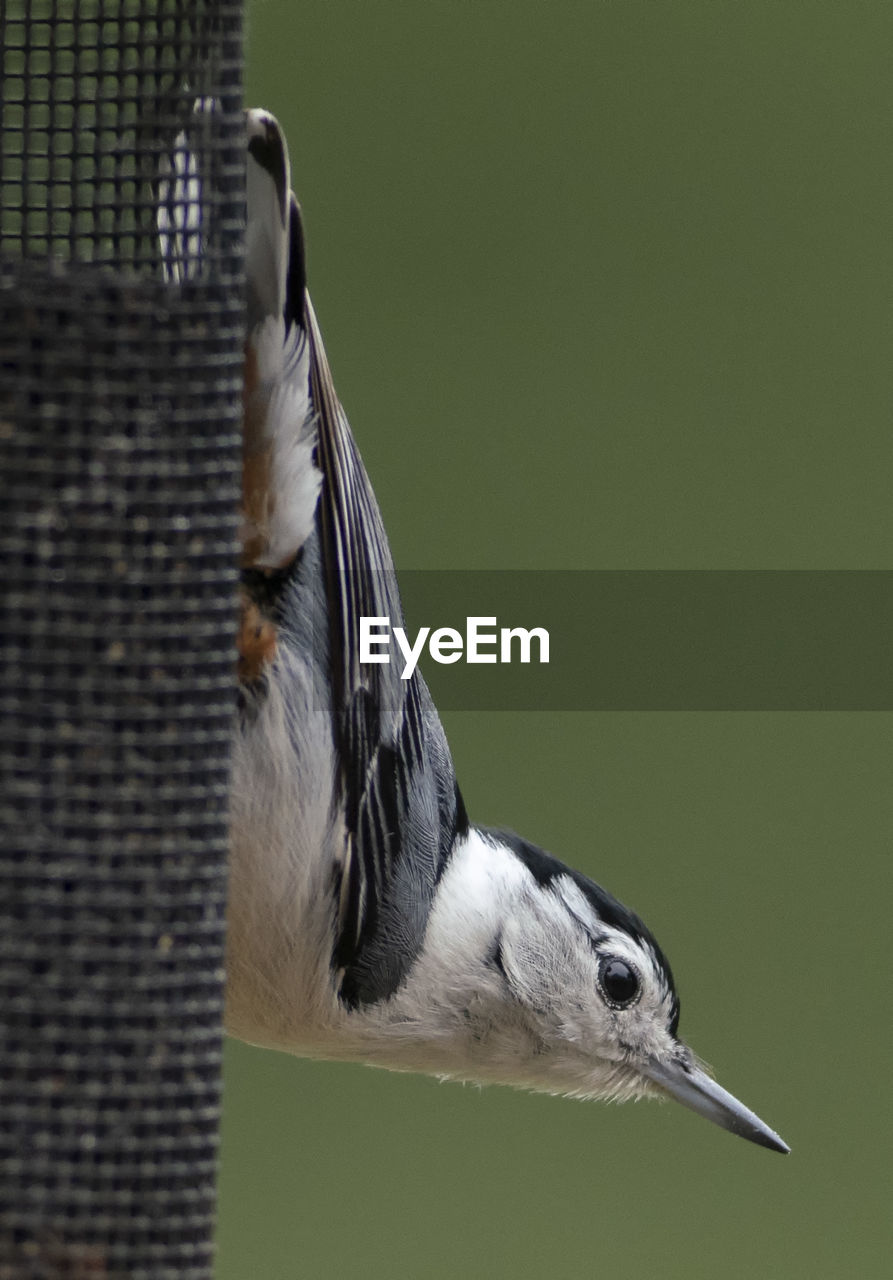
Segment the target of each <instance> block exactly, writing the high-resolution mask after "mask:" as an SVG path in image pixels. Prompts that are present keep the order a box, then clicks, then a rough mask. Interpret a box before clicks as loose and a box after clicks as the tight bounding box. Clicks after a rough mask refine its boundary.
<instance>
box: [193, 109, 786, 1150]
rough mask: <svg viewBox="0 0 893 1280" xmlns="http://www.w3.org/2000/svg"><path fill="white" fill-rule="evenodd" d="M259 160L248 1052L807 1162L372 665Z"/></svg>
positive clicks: (278, 206)
mask: <svg viewBox="0 0 893 1280" xmlns="http://www.w3.org/2000/svg"><path fill="white" fill-rule="evenodd" d="M247 163H248V224H247V273H248V320H249V330H248V332H249V338H248V346H247V356H246V375H245V443H244V493H243V499H244V502H243V539H242V541H243V591H244V600H243V615H242V626H241V635H240V674H241V682H242V683H241V689H242V694H241V707H240V721H239V728H238V734H237V738H236V743H235V753H234V762H233V783H232V801H231V805H232V810H231V811H232V867H231V878H230V908H229V940H228V949H227V967H228V994H227V1015H226V1017H227V1029H228V1031H229V1032H230V1033H231V1034H233V1035H235V1036H238V1037H240V1038H243V1039H245V1040H248V1041H251V1042H254V1043H256V1044H261V1045H267V1046H272V1047H276V1048H279V1049H283V1050H287V1051H289V1052H292V1053H297V1054H302V1055H309V1056H314V1057H328V1058H341V1059H353V1060H360V1061H364V1062H369V1063H373V1064H376V1065H379V1066H384V1067H390V1068H394V1069H397V1070H419V1071H424V1072H430V1073H433V1074H435V1075H438V1076H441V1077H450V1078H454V1079H458V1080H472V1081H481V1082H487V1081H492V1082H500V1083H505V1084H511V1085H516V1086H521V1087H524V1088H531V1089H537V1090H544V1091H547V1092H551V1093H562V1094H571V1095H575V1096H578V1097H583V1098H594V1097H602V1098H616V1099H623V1098H629V1097H635V1096H639V1095H642V1094H652V1093H653V1094H669V1095H671V1096H672V1097H674V1098H676V1099H678V1100H679V1101H680V1102H682V1103H683V1104H684V1105H685V1106H688V1107H691V1108H692V1109H693V1110H694V1111H697V1112H698V1113H699V1114H701V1115H703V1116H706V1117H707V1118H708V1119H710V1120H713V1121H714V1122H715V1123H716V1124H718V1125H720V1126H722V1127H723V1128H725V1129H729V1130H731V1131H732V1132H733V1133H737V1134H740V1135H741V1136H742V1137H745V1138H748V1139H749V1140H750V1141H752V1142H756V1143H759V1144H760V1145H762V1146H765V1147H769V1148H771V1149H772V1150H775V1151H787V1150H788V1148H787V1146H786V1145H785V1143H784V1142H783V1141H782V1140H781V1138H779V1137H778V1135H777V1134H776V1133H774V1132H773V1131H772V1130H771V1129H770V1128H768V1126H767V1125H765V1124H764V1123H763V1122H762V1121H761V1120H760V1119H759V1118H758V1117H757V1116H755V1115H754V1114H753V1112H751V1111H749V1110H748V1109H747V1108H746V1107H745V1106H743V1105H742V1104H741V1103H740V1102H738V1101H737V1099H735V1098H734V1097H732V1095H731V1094H729V1093H727V1092H726V1091H725V1090H724V1089H722V1088H720V1086H719V1085H718V1084H716V1083H715V1082H714V1081H713V1080H712V1079H711V1078H710V1076H709V1075H708V1074H707V1073H706V1072H705V1071H704V1070H703V1069H702V1067H701V1066H700V1065H699V1064H698V1062H697V1061H696V1059H695V1058H694V1056H693V1054H692V1053H691V1051H690V1050H689V1049H688V1048H687V1047H686V1046H685V1045H684V1044H683V1043H682V1042H681V1041H680V1040H679V1038H678V1034H677V1030H678V1022H679V999H678V997H677V994H676V989H675V986H674V983H673V977H672V974H671V971H670V966H669V964H668V963H667V960H666V958H665V957H664V955H663V953H662V952H661V950H660V947H659V946H658V944H657V942H656V941H655V939H654V937H653V936H652V934H651V933H650V932H649V930H648V929H647V928H646V926H645V925H644V924H643V923H642V921H641V920H639V918H638V917H637V916H636V915H634V914H633V912H631V911H629V910H628V909H627V908H626V907H624V906H623V905H621V903H619V902H618V901H617V900H616V899H615V898H613V897H612V896H611V895H610V894H609V893H607V892H606V891H605V890H604V889H602V888H600V887H599V886H598V885H596V884H594V883H593V882H592V881H590V880H588V879H587V878H586V877H585V876H583V875H580V874H578V873H577V872H576V871H572V870H570V869H569V868H568V867H566V866H564V865H563V864H562V863H561V862H559V861H557V859H555V858H553V857H552V856H550V855H549V854H548V853H545V852H543V851H542V850H541V849H538V848H536V847H534V846H533V845H531V844H529V843H527V841H525V840H522V839H521V838H520V837H518V836H516V835H513V834H510V833H508V832H505V831H496V830H490V829H488V828H484V827H479V826H475V825H473V824H472V823H471V822H469V819H468V817H467V815H466V812H465V808H464V806H463V803H462V798H461V795H460V792H459V789H458V786H457V784H456V777H455V774H454V771H453V763H452V760H451V757H450V752H449V747H448V745H447V741H446V738H445V735H444V731H443V728H442V726H441V723H440V720H439V718H438V715H437V712H436V710H435V707H434V705H433V702H432V700H431V696H430V694H429V692H428V689H427V686H426V685H425V682H424V680H423V678H422V676H421V675H420V674H419V672H418V671H417V670H416V671H415V673H414V674H413V675H412V677H411V678H410V679H409V680H405V681H404V680H402V679H401V678H400V673H399V668H398V667H397V666H395V665H393V664H392V665H382V664H379V665H375V666H361V665H360V662H359V643H358V627H359V619H360V618H361V617H364V616H365V617H382V616H384V617H388V618H390V619H391V622H392V624H394V623H395V622H402V613H401V608H400V600H399V596H398V594H397V589H396V585H395V578H394V568H393V563H392V560H391V553H390V549H389V547H388V541H387V537H386V535H385V531H384V527H383V524H382V520H381V516H380V513H379V509H378V505H377V503H376V500H375V496H374V494H373V492H372V487H371V485H370V482H369V479H368V477H367V475H366V472H365V470H364V467H363V464H362V462H361V460H360V456H359V454H358V452H357V449H356V446H355V444H354V440H353V436H352V434H351V431H350V427H349V426H348V422H347V418H346V417H345V414H344V411H343V409H342V408H341V405H340V404H339V402H338V399H337V397H336V395H335V391H334V389H333V385H332V379H331V374H330V372H329V366H328V363H327V360H326V356H325V351H324V349H323V344H322V340H321V338H320V333H319V329H318V327H317V322H316V317H315V315H314V312H313V308H312V306H311V303H310V299H309V296H308V294H307V292H306V288H305V278H304V250H303V238H302V229H301V219H300V213H299V209H298V205H297V202H296V200H295V198H294V196H293V195H292V193H291V190H290V176H289V161H288V154H287V150H286V146H285V141H284V138H283V135H282V132H281V130H280V128H279V125H278V124H277V122H276V120H275V119H274V118H273V117H272V116H271V115H269V114H268V113H267V112H265V111H252V112H250V113H249V115H248V161H247ZM185 171H186V170H184V172H185ZM169 241H170V237H169Z"/></svg>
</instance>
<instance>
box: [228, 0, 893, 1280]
mask: <svg viewBox="0 0 893 1280" xmlns="http://www.w3.org/2000/svg"><path fill="white" fill-rule="evenodd" d="M249 18H250V22H249V29H248V37H249V38H248V77H247V99H248V101H249V102H252V103H258V104H262V105H265V106H267V107H269V108H270V109H271V110H273V111H275V112H276V113H277V114H278V115H279V116H280V118H281V120H282V122H283V124H284V125H285V127H286V129H287V132H288V135H289V139H290V143H291V150H292V156H293V170H294V182H295V186H296V188H297V190H298V193H299V196H300V198H301V200H302V202H303V205H304V210H305V216H306V222H307V228H308V237H309V269H310V278H311V285H312V288H313V293H314V298H315V302H316V307H317V311H318V314H319V316H320V320H321V323H322V326H323V330H324V333H325V335H326V342H327V346H328V350H329V355H330V358H331V361H332V364H333V368H334V371H335V376H336V381H337V384H338V386H339V389H340V392H341V396H342V399H343V400H344V403H345V405H346V407H347V409H348V412H349V413H350V416H351V420H352V423H353V426H354V431H355V434H356V436H357V439H358V441H359V443H360V447H361V449H362V451H363V454H364V457H365V459H366V463H367V466H368V468H369V471H370V474H371V476H372V479H373V482H374V484H375V486H376V489H377V492H378V496H379V499H380V502H381V505H382V508H383V511H384V515H385V520H386V523H387V526H388V529H389V531H390V536H391V541H392V545H393V548H394V553H395V557H396V560H397V564H398V566H403V567H411V568H465V567H469V568H470V567H474V568H488V567H493V568H600V569H609V568H650V569H653V568H750V569H753V568H869V567H871V568H886V567H890V561H891V558H890V551H891V547H893V510H891V500H890V490H891V483H890V470H891V439H893V433H891V424H890V404H891V390H893V388H891V367H893V361H891V339H893V332H891V329H893V325H891V317H893V312H891V296H893V279H891V275H893V271H891V267H893V207H891V206H893V180H891V167H890V166H891V151H893V85H891V72H890V48H891V45H893V9H891V8H890V6H889V4H887V3H880V2H872V3H859V2H858V0H856V2H851V3H850V4H847V5H841V4H831V3H827V4H819V3H798V4H793V3H784V2H783V0H782V2H781V3H780V2H779V0H775V2H774V3H768V2H762V3H740V2H739V3H725V2H722V0H702V2H700V3H693V2H690V0H684V2H683V0H672V2H670V3H666V4H659V3H655V2H654V0H651V2H647V0H615V2H612V3H595V2H593V0H589V2H588V3H569V2H565V0H561V2H558V3H555V2H553V3H550V4H543V3H539V4H534V3H529V2H526V0H525V2H516V3H514V4H507V3H499V4H498V3H495V2H492V0H483V2H481V3H478V4H471V3H460V2H459V0H452V2H450V3H437V2H431V0H428V2H426V3H407V2H405V0H403V2H400V3H388V4H371V3H368V2H366V3H363V2H361V0H353V2H351V3H347V2H345V0H327V2H325V0H314V2H313V3H308V2H307V0H300V3H296V2H295V0H255V3H254V4H253V5H252V6H251V8H250V14H249ZM445 720H446V723H447V729H448V732H449V734H450V738H451V742H452V746H453V751H454V755H455V759H456V767H457V770H458V773H459V777H460V780H461V782H462V784H463V788H464V791H465V794H466V798H467V801H468V805H469V808H470V810H471V812H472V814H473V815H475V816H476V817H478V818H479V819H480V820H483V821H488V822H492V823H504V824H507V825H511V826H513V827H515V828H516V829H518V830H520V831H522V832H524V834H525V835H527V836H528V837H530V838H531V839H534V840H537V841H538V842H540V843H541V844H543V845H544V846H546V847H547V848H549V849H551V850H552V851H553V852H555V853H557V854H558V855H559V856H561V857H564V858H565V859H566V860H568V861H570V862H572V863H574V864H575V865H576V866H578V867H580V868H581V869H583V870H585V871H586V872H588V873H589V874H591V875H592V876H593V877H595V878H596V879H598V880H600V881H602V882H603V883H604V884H606V885H607V886H608V887H610V888H611V889H612V890H613V891H614V892H615V893H617V894H618V895H619V896H620V897H622V898H623V899H624V900H625V901H627V902H629V903H630V904H631V905H633V906H634V907H635V908H636V909H637V910H638V911H640V912H641V914H642V915H643V916H644V917H645V919H646V920H648V922H649V923H650V924H651V926H652V927H653V928H654V930H655V932H656V933H657V935H658V937H659V938H660V939H661V942H662V944H663V946H664V947H665V949H666V950H667V952H668V953H669V955H670V957H671V959H672V962H673V966H674V969H675V971H676V976H677V981H678V984H679V986H680V989H681V992H682V1001H683V1014H682V1031H683V1033H684V1035H685V1036H686V1038H687V1039H688V1040H689V1041H690V1042H691V1043H692V1044H693V1045H694V1046H695V1047H696V1049H697V1050H698V1052H699V1053H701V1054H702V1055H703V1056H704V1057H706V1058H707V1059H708V1060H709V1061H710V1062H711V1063H713V1065H714V1066H715V1068H716V1071H717V1075H718V1077H719V1079H720V1080H721V1081H722V1082H723V1083H724V1084H725V1085H726V1086H727V1087H728V1088H730V1089H731V1090H732V1091H733V1092H735V1093H736V1094H738V1095H739V1096H740V1097H741V1098H742V1099H743V1100H744V1101H746V1102H747V1103H748V1104H749V1105H750V1106H752V1107H753V1108H754V1109H756V1110H757V1111H758V1112H759V1114H761V1115H762V1116H763V1117H764V1118H765V1119H766V1120H767V1121H768V1122H769V1123H770V1124H772V1125H773V1126H775V1127H777V1128H778V1130H779V1131H780V1132H781V1133H782V1135H783V1136H784V1137H785V1138H786V1139H787V1140H788V1141H789V1142H790V1144H791V1146H792V1148H793V1153H792V1155H790V1156H789V1157H787V1158H781V1157H779V1156H777V1155H774V1154H772V1153H769V1152H766V1151H763V1150H761V1149H759V1148H757V1147H754V1146H751V1145H750V1144H747V1143H744V1142H742V1141H740V1140H738V1139H735V1138H732V1137H730V1136H729V1135H727V1134H724V1133H722V1132H721V1131H720V1130H718V1129H716V1128H714V1127H713V1126H711V1125H709V1124H707V1123H706V1122H705V1121H703V1120H701V1119H699V1118H697V1117H695V1116H694V1115H692V1114H691V1113H690V1112H687V1111H684V1110H683V1109H682V1108H680V1107H677V1106H674V1105H672V1104H669V1103H668V1104H666V1105H665V1106H658V1105H657V1104H654V1103H641V1104H638V1105H632V1106H626V1107H606V1106H602V1105H599V1104H583V1103H579V1102H570V1101H565V1100H558V1099H552V1098H544V1097H536V1096H526V1095H523V1094H516V1093H513V1092H511V1091H509V1090H503V1089H498V1088H491V1089H486V1090H483V1091H480V1090H477V1089H474V1088H468V1087H466V1088H462V1087H459V1086H456V1085H440V1084H438V1083H437V1082H435V1081H430V1080H427V1079H422V1078H418V1077H412V1076H398V1075H391V1074H388V1073H385V1072H380V1071H372V1070H369V1069H367V1068H363V1067H357V1066H345V1065H340V1064H328V1063H309V1062H302V1061H299V1060H297V1059H290V1058H288V1057H286V1056H284V1055H274V1054H271V1053H266V1052H263V1051H260V1050H256V1049H251V1048H248V1047H246V1046H242V1045H239V1044H236V1043H231V1044H229V1046H228V1049H227V1074H226V1096H225V1122H224V1133H223V1161H222V1174H221V1202H220V1229H219V1261H218V1271H217V1273H218V1277H219V1280H237V1278H238V1280H245V1277H248V1276H252V1277H253V1276H257V1277H262V1278H263V1280H279V1278H282V1280H285V1278H287V1277H298V1276H308V1277H314V1278H318V1280H328V1278H329V1277H340V1276H344V1275H359V1276H362V1277H363V1278H364V1280H376V1278H377V1277H389V1278H394V1277H398V1278H402V1277H407V1278H415V1277H431V1278H433V1280H441V1278H444V1280H446V1278H448V1277H471V1278H476V1277H482V1278H483V1277H495V1278H503V1277H504V1278H505V1280H524V1278H525V1277H544V1276H548V1277H552V1278H554V1280H571V1278H576V1277H584V1276H590V1275H598V1276H624V1277H629V1276H631V1277H652V1276H661V1277H667V1280H672V1278H675V1277H687V1278H692V1277H695V1278H698V1277H714V1276H723V1277H733V1278H737V1277H741V1278H742V1280H743V1278H745V1277H746V1278H748V1280H749V1278H751V1277H764V1276H772V1277H776V1276H777V1277H792V1278H798V1277H810V1278H812V1280H814V1278H815V1277H874V1276H881V1275H887V1274H889V1266H890V1247H891V1243H893V1241H891V1232H890V1220H891V1211H890V1191H891V1187H890V1121H889V1113H890V1102H889V1097H888V1077H889V1072H890V1065H889V1062H890V1052H891V1047H893V1046H891V1030H890V1027H891V1012H893V1011H891V1007H890V1003H891V1002H890V997H889V974H890V947H889V942H888V939H889V936H890V927H889V923H888V916H889V910H890V901H891V887H893V886H891V870H890V866H891V861H890V857H891V850H890V833H891V830H893V812H891V811H893V799H891V777H890V760H891V754H893V717H891V716H890V715H889V714H882V713H874V714H844V713H839V714H838V713H835V714H821V713H809V714H797V715H794V714H791V715H783V714H768V713H766V714H759V713H748V714H743V713H738V714H693V713H673V714H666V713H664V714H644V713H638V714H632V713H628V714H623V713H611V714H585V715H584V714H576V715H575V714H570V713H562V714H557V713H555V714H545V713H538V714H521V713H510V714H509V713H505V714H486V715H485V714H472V713H468V712H465V713H459V712H452V713H450V714H449V715H448V716H446V717H445Z"/></svg>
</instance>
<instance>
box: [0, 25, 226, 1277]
mask: <svg viewBox="0 0 893 1280" xmlns="http://www.w3.org/2000/svg"><path fill="white" fill-rule="evenodd" d="M0 17H2V37H0V39H2V49H0V57H2V70H3V77H2V85H0V98H2V107H0V109H2V118H0V125H2V143H0V476H2V480H0V484H2V504H0V506H2V520H0V561H2V579H0V776H2V794H0V1037H2V1039H0V1280H9V1278H11V1277H15V1278H18V1277H56V1276H64V1277H66V1280H73V1278H77V1277H85V1278H86V1277H90V1278H91V1280H96V1277H128V1278H130V1277H149V1276H152V1277H165V1276H171V1277H173V1276H177V1277H193V1276H194V1277H199V1276H209V1275H210V1273H211V1262H210V1259H211V1230H212V1223H213V1210H214V1192H215V1187H214V1180H215V1163H216V1151H217V1123H218V1104H219V1087H220V1086H219V1077H220V1051H221V1032H220V1026H221V1005H222V972H223V919H224V890H225V877H224V867H225V854H226V783H227V758H228V740H229V734H230V728H231V718H232V709H233V692H232V690H233V679H234V661H233V655H234V648H233V634H234V623H235V608H234V602H235V590H236V572H237V571H236V557H235V554H234V546H235V536H236V528H235V521H236V516H237V503H238V485H239V450H240V412H241V396H240V388H241V373H242V369H241V363H242V355H241V349H242V322H243V282H242V263H241V241H242V228H243V224H244V210H243V170H244V163H243V144H242V130H243V126H242V119H241V111H240V107H241V102H240V74H241V61H240V60H241V43H240V20H241V15H240V5H238V4H236V3H230V2H227V0H217V2H213V0H205V2H201V0H195V2H193V3H187V2H186V0H180V2H174V0H154V2H153V0H120V2H119V3H114V2H113V0H69V2H68V3H66V2H65V0H21V3H17V4H12V3H8V2H2V0H0Z"/></svg>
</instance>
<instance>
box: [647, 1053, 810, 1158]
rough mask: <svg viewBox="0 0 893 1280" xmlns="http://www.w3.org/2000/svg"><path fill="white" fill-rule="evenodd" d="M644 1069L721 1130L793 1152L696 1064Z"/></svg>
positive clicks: (660, 1064) (656, 1064) (655, 1065)
mask: <svg viewBox="0 0 893 1280" xmlns="http://www.w3.org/2000/svg"><path fill="white" fill-rule="evenodd" d="M641 1070H642V1074H643V1075H645V1076H647V1077H648V1079H649V1080H653V1081H654V1083H655V1084H656V1085H659V1086H660V1087H661V1089H663V1090H665V1092H667V1093H668V1094H669V1095H670V1097H671V1098H675V1099H676V1101H677V1102H681V1103H682V1105H683V1106H684V1107H691V1109H692V1111H697V1113H698V1115H699V1116H704V1117H706V1119H707V1120H712V1121H713V1123H714V1124H718V1125H719V1126H720V1128H721V1129H728V1130H729V1132H730V1133H737V1134H738V1135H739V1136H740V1137H742V1138H747V1140H748V1142H756V1143H757V1144H758V1145H759V1146H761V1147H768V1148H769V1150H770V1151H782V1152H784V1153H787V1152H788V1151H790V1149H791V1148H790V1147H789V1146H788V1144H787V1143H786V1142H783V1141H782V1139H781V1138H779V1136H778V1134H777V1133H775V1132H774V1131H773V1130H772V1129H770V1128H769V1126H768V1125H767V1124H763V1122H762V1120H761V1119H760V1117H759V1116H755V1115H754V1113H753V1112H752V1111H749V1110H748V1109H747V1107H745V1105H744V1103H743V1102H739V1101H738V1099H737V1098H733V1097H732V1095H731V1094H730V1093H727V1092H726V1090H725V1089H723V1088H722V1087H721V1086H720V1085H718V1084H717V1083H716V1081H715V1080H711V1079H710V1077H709V1076H708V1075H707V1073H706V1072H705V1071H701V1069H700V1068H699V1067H696V1066H694V1064H690V1065H689V1064H686V1063H684V1062H679V1061H676V1062H670V1063H663V1062H656V1061H655V1060H654V1059H652V1060H651V1062H649V1063H648V1064H647V1065H646V1066H644V1067H642V1068H641Z"/></svg>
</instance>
